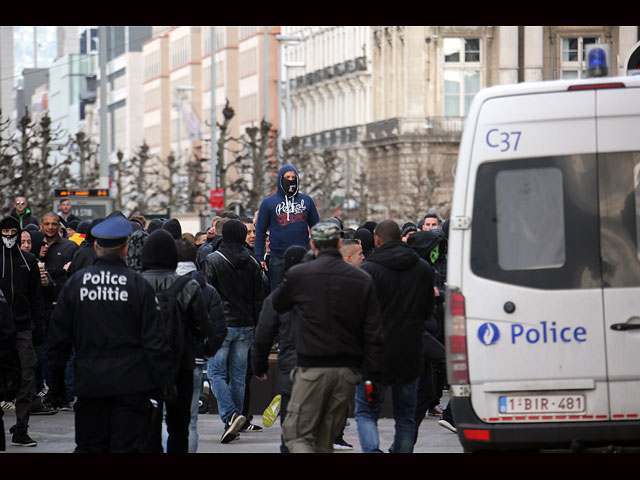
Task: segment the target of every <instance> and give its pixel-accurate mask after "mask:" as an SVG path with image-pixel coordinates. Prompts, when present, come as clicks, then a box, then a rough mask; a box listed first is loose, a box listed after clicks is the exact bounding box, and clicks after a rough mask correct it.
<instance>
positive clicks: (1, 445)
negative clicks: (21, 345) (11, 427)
mask: <svg viewBox="0 0 640 480" xmlns="http://www.w3.org/2000/svg"><path fill="white" fill-rule="evenodd" d="M19 384H20V361H19V360H18V349H17V347H16V325H15V323H14V321H13V315H11V309H10V308H9V304H8V303H7V300H6V298H4V294H3V293H2V290H0V403H2V402H10V401H13V400H14V399H15V396H16V392H17V391H18V385H19ZM3 415H4V409H3V408H0V452H4V451H5V450H6V448H7V447H6V441H5V438H4V422H3V421H2V416H3Z"/></svg>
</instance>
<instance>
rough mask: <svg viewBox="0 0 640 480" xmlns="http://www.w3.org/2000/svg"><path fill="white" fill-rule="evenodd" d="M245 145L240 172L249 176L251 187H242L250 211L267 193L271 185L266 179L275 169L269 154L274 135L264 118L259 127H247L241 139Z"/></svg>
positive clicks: (254, 209)
mask: <svg viewBox="0 0 640 480" xmlns="http://www.w3.org/2000/svg"><path fill="white" fill-rule="evenodd" d="M241 143H242V144H243V145H244V147H245V153H244V160H246V161H245V162H243V163H242V172H243V174H244V175H245V176H249V177H250V178H251V187H250V188H245V189H244V192H243V193H244V197H245V198H244V199H243V200H244V202H243V203H244V204H245V205H246V208H247V210H248V211H250V212H254V211H256V210H257V209H258V207H259V206H260V202H261V201H262V199H263V198H264V197H265V195H267V193H268V192H269V190H271V188H272V186H271V184H270V183H268V181H267V179H268V178H269V177H271V176H272V175H273V174H274V173H275V171H276V170H277V166H276V162H275V159H274V158H273V157H271V156H270V152H271V151H272V150H273V147H274V145H275V137H274V135H272V133H271V124H270V123H269V122H267V121H266V120H264V119H263V120H262V122H260V127H247V129H246V136H245V137H244V138H242V139H241Z"/></svg>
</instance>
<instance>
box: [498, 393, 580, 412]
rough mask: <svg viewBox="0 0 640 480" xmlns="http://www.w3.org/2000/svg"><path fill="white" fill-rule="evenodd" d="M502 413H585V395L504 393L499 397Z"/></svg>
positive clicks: (499, 409)
mask: <svg viewBox="0 0 640 480" xmlns="http://www.w3.org/2000/svg"><path fill="white" fill-rule="evenodd" d="M498 407H499V408H498V411H499V413H500V415H515V414H544V413H584V412H586V410H587V405H586V402H585V399H584V395H504V396H501V397H499V401H498Z"/></svg>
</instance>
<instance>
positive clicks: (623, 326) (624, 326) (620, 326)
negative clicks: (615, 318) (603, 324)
mask: <svg viewBox="0 0 640 480" xmlns="http://www.w3.org/2000/svg"><path fill="white" fill-rule="evenodd" d="M611 330H617V331H623V330H640V324H637V323H614V324H613V325H611Z"/></svg>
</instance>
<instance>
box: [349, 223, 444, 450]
mask: <svg viewBox="0 0 640 480" xmlns="http://www.w3.org/2000/svg"><path fill="white" fill-rule="evenodd" d="M374 242H375V246H376V248H375V250H374V251H373V253H372V254H371V255H369V256H368V257H367V258H366V260H365V261H364V263H363V264H362V266H361V267H360V268H362V269H363V270H365V271H366V272H368V273H369V274H370V275H371V277H373V281H374V283H375V285H376V292H377V295H378V299H379V300H380V307H381V309H382V336H383V338H384V367H383V374H382V384H381V385H380V386H379V388H378V389H377V390H378V398H377V399H376V401H375V402H369V401H367V392H366V390H365V387H364V385H360V386H358V388H357V392H356V410H355V417H356V422H357V424H358V436H359V438H360V445H361V446H362V451H363V452H364V453H369V452H381V451H382V450H380V446H379V437H378V428H377V422H378V417H379V415H380V408H381V406H382V401H383V400H384V390H385V389H386V387H387V386H390V387H391V391H392V396H393V417H394V419H395V436H394V441H393V444H392V445H391V448H390V451H391V452H392V453H411V452H412V451H413V445H414V442H415V409H416V398H417V392H418V379H419V377H420V373H421V372H422V367H423V361H422V334H423V331H424V329H425V323H427V322H428V321H429V320H430V319H431V312H432V311H433V296H434V292H433V274H432V271H431V267H429V265H428V264H427V263H426V262H425V261H424V260H422V259H421V258H420V257H419V256H418V254H417V253H416V252H415V251H414V250H413V249H412V248H411V247H409V246H407V244H406V243H404V242H403V241H402V236H401V232H400V227H399V226H398V224H397V223H396V222H394V221H393V220H384V221H382V222H380V223H379V224H378V225H376V228H375V230H374Z"/></svg>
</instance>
